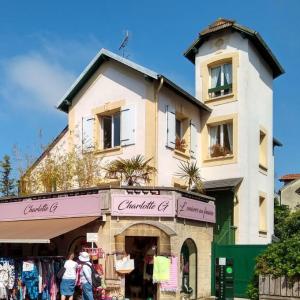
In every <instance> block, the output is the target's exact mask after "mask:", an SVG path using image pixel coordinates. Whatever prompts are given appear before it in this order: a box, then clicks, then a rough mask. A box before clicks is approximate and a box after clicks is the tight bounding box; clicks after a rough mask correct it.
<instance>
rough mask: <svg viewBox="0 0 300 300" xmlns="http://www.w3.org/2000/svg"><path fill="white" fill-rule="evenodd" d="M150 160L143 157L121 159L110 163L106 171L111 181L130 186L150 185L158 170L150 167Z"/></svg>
mask: <svg viewBox="0 0 300 300" xmlns="http://www.w3.org/2000/svg"><path fill="white" fill-rule="evenodd" d="M151 160H152V158H150V159H145V158H144V157H143V156H142V155H137V156H134V157H132V158H130V159H123V158H119V159H116V160H114V161H112V162H110V163H109V164H108V165H107V166H106V167H105V168H104V169H105V170H106V177H107V178H109V179H119V180H120V181H121V182H125V184H127V185H128V186H134V185H140V184H141V182H144V183H149V182H150V181H151V176H152V175H153V174H154V173H156V168H155V167H153V166H151V165H150V161H151Z"/></svg>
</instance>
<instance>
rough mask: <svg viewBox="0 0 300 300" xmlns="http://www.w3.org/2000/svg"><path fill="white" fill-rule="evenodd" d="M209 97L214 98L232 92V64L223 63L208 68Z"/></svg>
mask: <svg viewBox="0 0 300 300" xmlns="http://www.w3.org/2000/svg"><path fill="white" fill-rule="evenodd" d="M208 93H209V97H210V98H215V97H219V96H224V95H228V94H230V93H232V64H231V63H225V64H222V65H219V66H216V67H211V68H210V88H209V90H208Z"/></svg>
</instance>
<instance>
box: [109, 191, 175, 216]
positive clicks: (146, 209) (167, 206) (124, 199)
mask: <svg viewBox="0 0 300 300" xmlns="http://www.w3.org/2000/svg"><path fill="white" fill-rule="evenodd" d="M111 202H112V204H111V215H112V216H132V217H135V216H136V217H175V200H174V198H173V197H172V196H167V195H112V201H111Z"/></svg>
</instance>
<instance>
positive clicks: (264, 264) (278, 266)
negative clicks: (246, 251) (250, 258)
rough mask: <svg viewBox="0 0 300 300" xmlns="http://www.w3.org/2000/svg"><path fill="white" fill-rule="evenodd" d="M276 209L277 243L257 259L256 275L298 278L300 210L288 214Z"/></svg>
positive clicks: (299, 273)
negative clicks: (278, 239) (278, 238)
mask: <svg viewBox="0 0 300 300" xmlns="http://www.w3.org/2000/svg"><path fill="white" fill-rule="evenodd" d="M286 213H287V209H286V208H283V210H279V209H276V210H275V214H277V216H276V218H275V219H276V222H279V223H277V224H276V228H277V232H278V234H279V236H280V241H279V242H278V243H273V244H271V245H269V246H268V248H267V249H266V250H265V251H264V252H263V253H262V254H261V255H260V256H259V257H258V258H257V264H256V273H257V274H265V275H267V274H268V275H273V276H274V277H279V276H286V277H288V278H290V279H292V278H294V277H297V276H300V210H297V211H294V212H289V214H288V216H287V217H285V218H284V219H283V218H282V216H283V215H286ZM278 214H279V215H278Z"/></svg>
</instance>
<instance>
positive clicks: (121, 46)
mask: <svg viewBox="0 0 300 300" xmlns="http://www.w3.org/2000/svg"><path fill="white" fill-rule="evenodd" d="M128 41H129V32H128V30H126V33H125V37H124V39H123V41H122V43H121V45H120V47H119V51H122V56H123V57H125V48H126V47H127V44H128ZM128 57H129V55H127V56H126V58H128Z"/></svg>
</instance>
